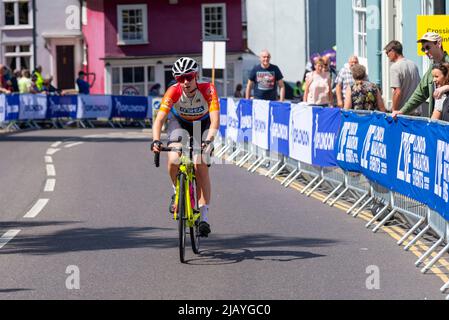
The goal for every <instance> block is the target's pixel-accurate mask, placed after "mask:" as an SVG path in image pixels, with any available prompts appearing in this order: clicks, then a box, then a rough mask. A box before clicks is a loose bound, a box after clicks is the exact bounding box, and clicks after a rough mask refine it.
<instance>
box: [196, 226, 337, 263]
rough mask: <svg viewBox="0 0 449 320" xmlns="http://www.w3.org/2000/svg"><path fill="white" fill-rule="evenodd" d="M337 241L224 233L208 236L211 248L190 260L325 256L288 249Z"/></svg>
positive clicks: (277, 259)
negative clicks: (217, 235) (217, 236)
mask: <svg viewBox="0 0 449 320" xmlns="http://www.w3.org/2000/svg"><path fill="white" fill-rule="evenodd" d="M337 242H338V241H336V240H329V239H311V238H296V237H283V236H275V235H266V234H263V235H262V234H255V235H242V236H237V237H232V236H223V237H219V238H213V239H208V240H204V242H203V244H204V247H207V249H203V250H202V251H201V254H200V255H199V256H197V258H195V259H191V260H188V261H187V263H188V264H192V265H222V264H233V263H239V262H242V261H245V260H256V261H274V262H291V261H295V260H303V259H312V258H321V257H324V255H320V254H315V253H312V252H307V251H303V250H287V249H286V248H287V247H293V248H297V249H300V248H313V247H326V246H330V245H334V244H336V243H337ZM257 248H260V249H262V250H259V249H257ZM271 248H279V249H277V250H275V249H271Z"/></svg>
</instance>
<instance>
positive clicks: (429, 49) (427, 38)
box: [392, 32, 449, 118]
mask: <svg viewBox="0 0 449 320" xmlns="http://www.w3.org/2000/svg"><path fill="white" fill-rule="evenodd" d="M418 43H421V50H422V52H424V53H425V54H426V55H427V57H429V59H431V60H432V65H433V64H435V63H442V62H449V55H448V54H447V52H446V51H444V49H443V39H442V38H441V36H440V35H439V34H438V33H435V32H428V33H426V34H425V35H423V36H422V37H421V39H419V40H418ZM434 91H435V89H434V83H433V77H432V68H429V70H428V71H427V72H426V74H425V75H424V76H423V78H422V79H421V82H420V83H419V85H418V87H417V88H416V90H415V92H414V93H413V95H412V96H411V97H410V99H409V100H408V101H407V102H406V103H405V105H404V106H403V107H402V109H401V110H399V111H394V112H393V114H392V116H393V117H394V118H395V117H396V116H397V115H400V114H410V113H412V112H413V111H414V110H415V109H416V108H418V107H419V106H420V105H421V104H423V103H424V102H426V101H427V99H429V110H428V111H429V112H428V114H429V115H432V113H433V111H434V106H435V98H434Z"/></svg>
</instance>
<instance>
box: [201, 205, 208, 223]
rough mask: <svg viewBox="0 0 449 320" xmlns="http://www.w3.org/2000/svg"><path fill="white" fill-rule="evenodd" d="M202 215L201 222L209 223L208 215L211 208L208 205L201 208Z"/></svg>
mask: <svg viewBox="0 0 449 320" xmlns="http://www.w3.org/2000/svg"><path fill="white" fill-rule="evenodd" d="M200 213H201V221H205V222H207V214H208V213H209V206H208V205H207V204H206V205H203V206H200Z"/></svg>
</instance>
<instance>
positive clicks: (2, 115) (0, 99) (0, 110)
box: [0, 94, 6, 122]
mask: <svg viewBox="0 0 449 320" xmlns="http://www.w3.org/2000/svg"><path fill="white" fill-rule="evenodd" d="M5 119H6V98H5V95H4V94H1V95H0V122H4V121H5Z"/></svg>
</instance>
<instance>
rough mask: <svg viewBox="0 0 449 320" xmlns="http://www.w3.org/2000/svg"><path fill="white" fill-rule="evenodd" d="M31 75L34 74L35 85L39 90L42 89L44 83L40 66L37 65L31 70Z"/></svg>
mask: <svg viewBox="0 0 449 320" xmlns="http://www.w3.org/2000/svg"><path fill="white" fill-rule="evenodd" d="M33 75H36V79H37V80H36V87H37V89H38V90H39V91H42V87H43V85H44V78H43V77H42V66H37V68H36V69H35V70H34V71H33Z"/></svg>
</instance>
